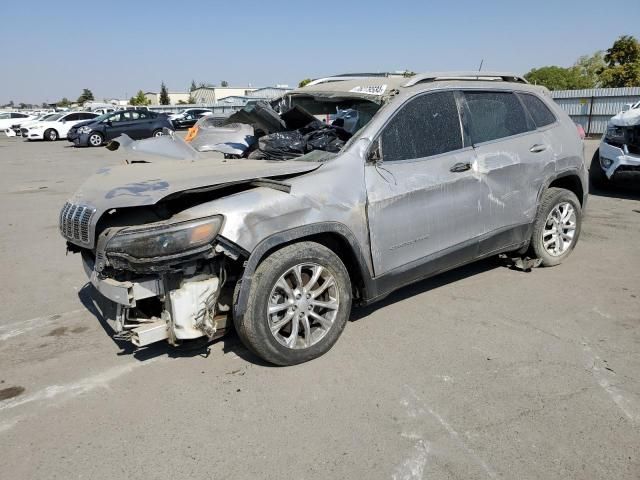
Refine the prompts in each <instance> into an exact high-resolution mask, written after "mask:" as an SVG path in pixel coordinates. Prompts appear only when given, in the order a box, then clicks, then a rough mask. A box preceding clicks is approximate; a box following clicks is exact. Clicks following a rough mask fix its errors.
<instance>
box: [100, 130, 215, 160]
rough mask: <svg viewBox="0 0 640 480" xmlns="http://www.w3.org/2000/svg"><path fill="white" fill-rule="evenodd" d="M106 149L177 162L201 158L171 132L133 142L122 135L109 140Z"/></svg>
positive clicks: (193, 149)
mask: <svg viewBox="0 0 640 480" xmlns="http://www.w3.org/2000/svg"><path fill="white" fill-rule="evenodd" d="M106 148H107V149H109V150H111V151H116V150H119V149H122V150H124V151H126V152H130V153H133V154H140V155H153V156H155V157H158V156H159V157H166V158H171V159H177V160H198V159H200V158H202V156H201V155H200V153H199V152H198V151H197V150H196V149H195V148H193V147H192V146H191V145H189V144H188V143H187V142H185V141H184V140H183V139H182V138H180V137H179V136H176V135H175V134H174V133H173V132H171V133H168V134H165V135H162V136H160V137H151V138H145V139H143V140H133V139H132V138H131V137H130V136H129V135H127V134H126V133H123V134H122V135H120V136H119V137H117V138H114V139H113V140H111V141H110V142H109V143H108V144H107V145H106Z"/></svg>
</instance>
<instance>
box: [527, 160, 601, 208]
mask: <svg viewBox="0 0 640 480" xmlns="http://www.w3.org/2000/svg"><path fill="white" fill-rule="evenodd" d="M572 176H576V177H578V179H579V180H580V185H582V198H581V199H580V200H582V209H583V210H584V208H585V207H586V205H587V196H588V195H589V184H588V182H585V181H584V180H583V177H582V175H581V171H580V170H578V169H577V168H570V169H567V170H562V171H561V172H556V173H555V174H553V175H551V176H549V177H548V178H547V179H546V180H545V181H544V183H543V184H542V185H541V186H540V190H539V191H538V200H537V207H539V206H540V201H541V200H542V194H543V193H544V192H545V190H546V189H547V188H549V185H551V184H552V183H553V182H554V181H556V180H558V179H559V178H564V177H572Z"/></svg>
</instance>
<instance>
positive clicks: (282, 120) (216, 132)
mask: <svg viewBox="0 0 640 480" xmlns="http://www.w3.org/2000/svg"><path fill="white" fill-rule="evenodd" d="M379 108H380V105H379V104H377V103H374V102H372V101H369V100H366V99H363V98H360V97H349V96H343V97H340V98H337V97H328V96H320V95H314V96H311V95H296V96H290V97H285V98H282V99H280V100H278V101H275V102H273V103H271V104H269V103H267V102H264V101H258V102H255V103H252V104H249V105H246V106H245V107H244V108H243V109H242V110H240V111H238V112H235V113H234V114H233V115H231V116H230V117H228V118H227V119H226V120H225V121H224V122H223V123H222V124H221V119H220V118H219V117H218V116H215V115H207V116H204V117H202V118H201V119H200V120H199V121H198V122H197V123H196V125H195V127H193V129H192V130H191V131H190V132H189V134H188V135H187V138H186V139H185V140H186V141H187V142H188V143H190V145H191V146H192V147H193V148H194V149H196V150H197V151H199V152H209V151H216V152H221V153H224V154H225V155H227V156H231V157H234V158H251V159H255V160H290V159H294V158H299V157H304V158H303V160H306V161H318V162H323V161H327V160H329V159H331V158H333V157H334V156H335V155H324V153H327V152H329V153H332V154H335V153H338V152H340V151H341V150H342V149H343V148H344V146H345V145H346V144H347V142H348V141H349V140H350V139H351V138H352V137H353V136H354V135H355V134H356V133H357V132H358V131H359V130H361V129H362V128H363V127H364V126H365V125H367V124H368V123H369V122H370V121H371V119H372V118H373V116H374V115H375V114H376V112H377V111H378V109H379ZM315 151H320V152H322V154H321V155H313V156H312V157H311V158H309V157H308V155H309V154H310V153H312V152H315Z"/></svg>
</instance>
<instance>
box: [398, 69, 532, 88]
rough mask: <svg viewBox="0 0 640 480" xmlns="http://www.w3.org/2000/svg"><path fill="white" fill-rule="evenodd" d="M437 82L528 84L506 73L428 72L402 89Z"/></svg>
mask: <svg viewBox="0 0 640 480" xmlns="http://www.w3.org/2000/svg"><path fill="white" fill-rule="evenodd" d="M437 80H484V81H500V82H511V83H529V82H527V80H526V79H525V78H524V77H522V76H520V75H516V74H515V73H508V72H474V71H465V72H430V73H418V74H416V75H414V76H413V77H411V78H410V79H409V80H408V81H407V82H406V83H405V84H404V85H402V86H403V87H413V86H414V85H417V84H418V83H423V82H435V81H437Z"/></svg>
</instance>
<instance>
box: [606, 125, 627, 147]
mask: <svg viewBox="0 0 640 480" xmlns="http://www.w3.org/2000/svg"><path fill="white" fill-rule="evenodd" d="M605 140H607V142H608V143H616V144H623V143H625V141H624V128H622V127H618V126H617V125H609V126H607V133H606V134H605Z"/></svg>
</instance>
